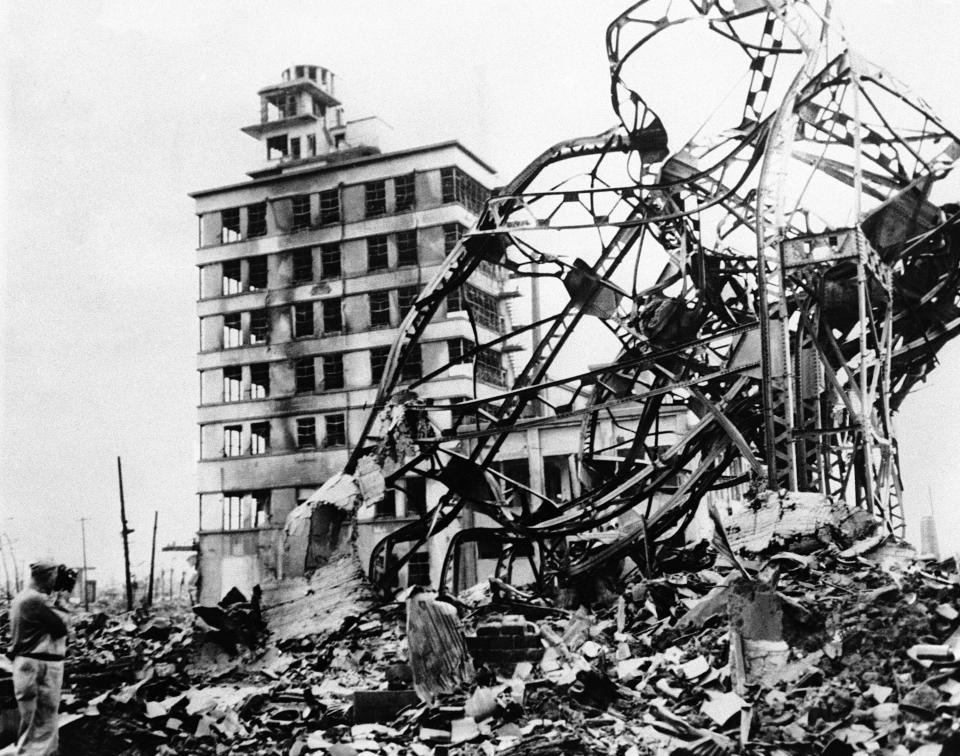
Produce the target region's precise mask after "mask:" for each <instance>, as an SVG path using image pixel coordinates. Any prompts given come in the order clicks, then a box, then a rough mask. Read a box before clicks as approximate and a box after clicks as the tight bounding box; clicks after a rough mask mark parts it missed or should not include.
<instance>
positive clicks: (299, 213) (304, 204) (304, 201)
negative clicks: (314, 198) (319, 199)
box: [291, 194, 310, 231]
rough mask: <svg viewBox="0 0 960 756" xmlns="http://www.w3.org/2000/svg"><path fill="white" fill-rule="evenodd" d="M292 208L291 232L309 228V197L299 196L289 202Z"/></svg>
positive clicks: (305, 195)
mask: <svg viewBox="0 0 960 756" xmlns="http://www.w3.org/2000/svg"><path fill="white" fill-rule="evenodd" d="M291 204H292V206H293V222H292V226H291V230H293V231H299V230H300V229H304V228H310V195H309V194H300V195H297V196H296V197H294V198H293V199H292V200H291Z"/></svg>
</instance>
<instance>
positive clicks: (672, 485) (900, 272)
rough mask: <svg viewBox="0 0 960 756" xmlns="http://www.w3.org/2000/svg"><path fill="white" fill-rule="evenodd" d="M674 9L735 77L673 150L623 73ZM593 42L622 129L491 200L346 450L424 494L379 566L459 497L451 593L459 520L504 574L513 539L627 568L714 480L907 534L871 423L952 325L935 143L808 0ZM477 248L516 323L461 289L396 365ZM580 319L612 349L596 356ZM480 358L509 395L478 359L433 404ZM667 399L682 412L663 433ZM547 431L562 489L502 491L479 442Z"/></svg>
mask: <svg viewBox="0 0 960 756" xmlns="http://www.w3.org/2000/svg"><path fill="white" fill-rule="evenodd" d="M687 24H699V25H701V27H702V26H705V27H706V28H707V29H708V30H709V31H710V32H711V33H713V34H715V35H716V37H717V39H718V40H719V41H720V42H722V43H724V44H729V45H735V46H736V48H737V49H738V50H740V51H742V53H743V54H744V55H745V56H746V67H745V68H746V71H745V76H744V77H743V79H742V81H741V82H740V85H739V87H738V88H737V89H735V91H734V93H733V94H732V95H731V97H730V98H727V100H725V101H724V102H725V103H727V104H728V105H729V103H730V102H733V103H735V105H736V107H735V108H732V109H731V108H730V107H727V108H725V109H724V108H720V109H719V110H718V111H717V112H719V113H721V115H715V116H712V117H709V118H707V120H706V121H705V122H704V124H703V126H702V127H701V128H700V130H698V131H697V132H696V133H695V134H694V136H693V137H692V138H691V139H689V140H688V141H686V142H685V143H684V144H683V145H682V146H680V147H679V148H678V149H671V148H670V147H668V132H667V129H666V127H665V126H664V121H663V120H662V119H661V116H660V115H658V114H657V113H655V112H654V111H653V110H652V109H651V108H650V107H648V105H647V103H646V101H645V99H644V97H643V96H642V95H641V94H640V89H641V88H642V87H641V86H640V85H637V84H636V82H635V81H634V79H635V78H636V76H637V72H640V73H641V75H642V74H643V73H644V72H648V71H652V70H667V67H666V66H665V65H664V61H663V60H659V59H658V60H646V59H645V55H648V54H650V55H653V54H654V53H648V50H649V48H651V41H652V40H654V39H655V38H656V39H658V41H659V40H660V39H668V38H669V37H670V35H672V34H674V33H676V32H679V31H680V30H682V28H684V26H685V25H687ZM661 35H664V36H662V37H661ZM658 49H659V50H662V46H661V47H660V48H658ZM607 52H608V57H609V61H610V70H611V98H612V104H613V108H614V111H615V112H616V114H617V116H618V118H619V125H618V126H616V127H615V128H612V129H610V130H609V131H607V132H604V133H602V134H600V135H597V136H593V137H585V138H577V139H571V140H568V141H564V142H561V143H559V144H557V145H554V146H553V147H551V148H550V149H548V150H546V151H545V152H544V153H543V154H541V155H540V156H539V157H537V158H536V159H535V160H534V161H533V162H531V163H530V164H529V165H528V166H527V167H526V168H525V169H524V170H523V171H522V172H521V173H520V174H519V175H518V176H517V177H516V178H515V179H513V181H511V182H510V183H509V184H508V185H507V186H506V187H504V188H503V189H501V190H499V191H498V192H496V193H495V195H494V196H493V197H491V198H490V199H489V200H488V201H487V203H486V205H485V208H484V210H483V212H482V214H481V217H480V219H479V221H478V222H477V224H476V226H475V228H473V229H472V230H471V231H470V232H469V233H468V234H467V235H466V236H465V237H464V238H462V239H461V240H460V242H459V243H457V245H456V247H455V248H454V249H453V251H452V253H451V254H450V255H449V256H448V257H447V259H446V261H445V262H444V264H443V266H442V268H441V271H440V273H439V274H438V275H437V277H436V278H435V279H434V280H433V281H432V282H431V283H430V284H429V285H428V286H427V287H426V289H425V290H424V291H423V293H422V294H421V296H420V297H419V299H418V300H417V301H416V302H415V304H414V306H413V308H412V309H411V310H410V312H409V313H408V314H407V316H406V318H405V320H404V322H403V324H402V326H401V335H400V337H399V339H398V341H397V342H396V343H395V344H394V346H393V348H392V350H391V352H390V356H389V358H388V362H387V366H386V368H385V370H384V373H383V378H382V381H381V384H380V388H379V392H378V396H377V402H376V407H375V409H374V411H373V412H371V414H370V417H369V420H368V422H367V425H366V428H365V430H364V434H363V439H362V441H361V443H360V444H359V445H358V446H357V447H356V448H355V450H354V452H353V455H352V457H351V459H350V463H349V464H348V466H347V472H348V473H351V474H358V475H359V473H358V467H359V466H361V461H362V460H363V459H364V458H369V459H372V460H373V461H374V462H375V463H376V466H377V468H378V469H380V470H382V472H383V474H384V476H385V479H386V483H387V486H388V487H389V486H393V485H394V484H396V485H400V486H402V479H403V478H404V476H409V475H411V474H414V475H422V476H425V477H427V478H432V479H435V480H438V481H440V482H441V483H443V484H444V486H446V489H447V493H446V495H444V496H443V497H442V498H441V500H440V502H439V504H437V505H436V506H435V507H433V508H431V509H430V510H429V511H428V512H427V513H426V514H425V515H424V516H423V517H422V518H420V519H418V520H417V521H415V522H411V523H408V524H406V525H405V526H403V527H401V528H400V529H399V530H397V531H396V532H395V533H393V534H391V535H390V536H388V537H387V538H385V539H384V540H383V541H381V542H380V544H379V545H378V546H377V548H376V549H375V551H374V554H373V557H372V559H371V565H370V574H371V577H372V578H373V579H374V580H376V581H380V582H384V581H386V582H387V583H389V580H390V577H391V575H395V574H396V572H397V570H399V569H400V568H401V567H402V566H403V565H404V564H406V563H407V561H408V560H409V558H410V556H411V555H412V554H413V553H414V552H415V551H416V550H418V549H420V548H421V547H422V546H423V544H424V543H426V541H427V540H428V539H429V538H431V537H432V536H433V535H434V534H436V533H438V532H439V531H441V530H442V529H444V528H446V527H447V526H448V525H450V524H451V523H452V522H454V520H455V519H456V518H457V517H458V515H459V514H460V513H461V511H463V509H464V507H465V506H467V505H468V506H469V509H470V510H472V511H475V512H481V513H483V514H485V515H487V516H488V517H489V518H491V519H492V520H493V521H494V522H495V523H496V527H493V528H466V529H462V530H460V531H458V532H457V533H456V534H455V535H454V536H453V538H452V541H451V545H450V548H449V551H448V555H447V559H446V560H445V563H444V570H443V574H444V578H443V581H442V582H443V586H442V588H445V589H454V590H455V589H457V588H460V587H462V586H461V585H459V577H458V575H459V568H458V555H459V553H460V549H462V547H463V546H464V545H465V544H468V543H470V542H472V541H475V540H477V539H479V538H481V537H482V538H487V539H489V538H495V539H497V540H498V541H499V542H500V543H501V544H502V551H501V559H500V566H499V568H498V570H499V572H500V574H501V575H502V576H504V577H505V578H508V577H509V569H510V565H511V563H512V561H513V559H514V556H515V552H517V551H518V550H519V549H518V548H517V547H518V546H519V545H521V544H527V543H531V542H532V543H535V544H536V549H534V550H533V552H532V553H531V551H530V550H529V549H523V553H524V557H523V558H524V559H528V560H529V561H530V564H531V567H532V569H533V572H534V574H535V575H536V578H537V580H538V582H539V583H540V585H541V587H542V588H543V589H544V590H547V589H556V588H557V586H558V585H561V586H562V585H564V584H567V583H569V582H571V581H576V580H577V579H578V578H582V577H583V576H585V575H589V574H590V572H591V571H592V570H594V569H595V568H596V567H597V566H599V565H602V564H603V563H604V562H606V561H609V560H612V559H620V558H623V557H625V556H631V557H632V558H634V559H635V561H637V562H638V564H641V563H643V564H646V565H647V566H648V567H649V565H650V564H651V563H652V562H653V561H655V559H656V555H657V552H658V550H659V549H660V548H662V546H663V544H665V543H667V542H668V541H670V539H671V538H673V537H675V536H677V535H678V534H682V530H683V528H684V527H685V526H686V525H687V524H688V523H689V522H690V521H691V519H692V518H693V517H694V515H695V513H696V511H697V509H698V507H699V506H700V504H701V502H702V501H703V500H704V499H705V498H706V497H708V496H709V495H711V493H712V492H717V491H721V490H723V489H729V488H731V487H735V486H740V487H742V488H746V487H748V486H749V487H751V488H752V490H753V491H760V490H763V489H770V490H782V489H786V490H792V491H798V490H799V491H817V492H820V493H822V494H824V495H827V496H831V497H840V498H845V499H846V500H848V501H849V502H850V503H854V504H856V505H858V506H860V507H862V508H865V509H867V510H870V511H872V512H874V513H875V514H876V515H878V516H879V517H880V518H882V519H883V521H884V523H885V525H886V527H887V529H888V530H889V532H891V533H893V534H902V533H903V527H904V520H903V511H902V485H901V478H900V468H899V461H898V452H897V442H896V437H895V434H894V429H893V414H894V413H895V412H896V410H897V408H898V407H899V405H900V403H901V402H902V401H903V400H904V398H905V397H906V396H907V394H908V393H909V392H910V390H911V388H912V387H914V386H915V385H916V384H917V383H918V382H919V381H922V380H924V378H925V376H926V374H927V373H928V372H929V370H930V369H932V368H933V367H934V366H935V364H936V355H937V352H938V350H939V349H940V348H941V347H942V345H943V344H944V343H945V342H946V341H947V340H948V339H950V338H952V337H953V336H954V335H955V334H956V333H957V332H958V330H960V307H958V304H960V303H958V292H960V265H958V263H960V260H958V256H960V229H958V219H960V212H958V210H960V208H958V207H957V206H956V205H949V204H946V205H937V204H935V202H934V201H933V200H932V199H931V197H932V194H931V192H932V191H933V190H934V188H935V185H936V183H937V182H938V181H940V180H941V179H943V178H944V177H945V176H946V175H947V173H948V172H949V171H950V169H951V168H952V166H953V163H954V161H955V159H956V157H957V156H958V155H960V145H958V141H957V139H956V137H955V135H954V134H953V133H952V132H951V131H949V130H948V129H947V128H946V127H945V126H944V125H943V124H942V123H941V121H940V120H939V119H938V118H937V117H936V116H935V115H934V114H933V113H932V112H931V111H930V109H929V107H927V105H926V104H925V103H924V102H923V101H922V100H920V99H918V98H917V97H915V96H914V95H913V94H911V93H910V91H909V90H908V89H907V88H906V87H905V86H903V85H902V84H900V83H899V82H898V81H897V80H896V79H895V78H893V77H892V76H891V75H890V74H889V73H887V72H886V71H883V70H882V69H880V68H878V67H876V66H874V65H872V64H870V63H869V62H867V61H865V60H864V59H863V58H861V57H860V56H858V55H857V54H856V53H855V52H853V51H852V50H850V49H849V47H848V46H847V44H846V41H845V39H844V37H843V34H842V30H841V29H840V28H839V25H838V24H837V23H836V22H835V21H834V20H833V19H832V18H831V15H830V3H829V2H827V0H727V1H723V0H713V1H711V0H700V1H699V2H698V1H695V0H689V2H679V1H675V2H662V1H660V0H642V1H641V2H638V3H636V4H634V5H633V6H632V7H630V8H629V9H628V10H627V11H626V12H624V13H623V14H622V15H621V16H619V17H618V18H616V19H615V20H614V21H613V22H612V23H611V24H610V26H609V28H608V31H607ZM692 54H695V51H691V50H684V49H683V48H679V47H678V48H676V55H678V56H684V55H692ZM641 78H642V76H641ZM677 86H683V83H682V82H678V83H677ZM730 113H733V114H734V115H735V117H733V118H732V119H731V116H730ZM724 114H725V115H724ZM664 116H666V114H664ZM724 119H726V120H724ZM484 265H493V266H498V267H499V268H500V269H503V270H505V271H508V272H509V275H510V276H511V277H513V278H514V279H516V280H517V281H518V282H520V283H519V285H522V286H531V287H533V290H534V291H535V292H536V293H537V294H538V299H537V310H538V312H537V314H536V315H535V317H534V319H533V320H532V322H530V323H529V324H527V325H525V326H522V327H516V328H513V329H512V330H509V332H507V333H502V334H501V333H497V332H496V331H495V330H494V329H491V328H489V324H484V323H478V322H477V318H476V316H475V314H474V313H473V312H472V310H471V305H470V304H468V305H467V311H468V314H470V322H471V325H472V329H473V333H474V336H475V338H474V343H473V345H471V346H469V348H467V349H466V351H465V352H463V353H462V354H458V355H456V358H455V359H451V361H450V362H448V363H446V364H444V365H441V366H439V367H435V368H434V369H431V370H430V371H429V372H427V373H425V374H424V375H423V376H422V377H421V378H419V379H418V380H415V381H412V382H410V381H406V380H403V375H404V371H403V366H404V364H405V362H406V361H407V360H408V359H409V358H410V356H411V355H412V354H414V353H415V352H416V353H417V354H419V343H420V339H421V337H422V336H423V334H424V331H425V329H426V327H427V325H428V324H429V323H430V322H431V321H434V320H435V319H437V318H439V317H441V315H442V313H443V307H444V303H445V302H446V300H447V298H448V296H449V295H450V294H451V293H453V292H455V291H456V290H457V289H459V288H461V287H463V286H464V285H466V284H467V283H468V281H470V280H471V277H472V276H474V277H475V276H477V275H480V271H481V270H482V266H484ZM500 306H501V307H502V308H505V309H506V308H509V307H510V304H509V303H508V302H501V303H500ZM593 334H600V335H602V337H603V339H606V342H605V343H611V344H615V345H616V349H615V352H614V353H613V354H612V355H611V356H610V357H609V358H608V359H607V360H605V361H604V362H603V363H602V364H599V365H598V364H596V363H597V362H598V361H599V359H600V358H599V357H598V354H599V352H595V351H594V350H592V349H584V344H585V343H587V344H590V343H592V339H593V338H594V337H593V336H592V335H593ZM532 336H533V337H532ZM596 338H597V343H600V342H599V339H600V336H597V337H596ZM490 354H497V355H500V359H502V360H504V363H503V364H504V365H505V366H506V369H505V373H506V374H507V376H508V380H507V383H508V386H507V387H506V388H504V387H503V386H501V385H496V384H497V383H501V382H502V381H497V382H491V381H483V380H478V379H477V378H476V377H475V378H474V381H473V385H474V395H473V396H471V397H468V398H466V399H464V400H462V401H458V402H455V403H454V402H443V401H434V400H432V399H430V398H429V397H431V396H437V395H438V394H437V393H436V392H433V393H431V391H430V389H429V386H430V384H431V382H435V381H440V380H443V379H444V377H445V376H447V375H448V373H449V371H450V370H452V369H453V368H454V367H455V364H459V363H462V362H463V361H464V360H466V361H470V360H473V361H474V362H479V356H480V355H484V356H485V362H484V363H483V364H484V365H485V366H486V367H489V365H488V364H487V363H489V355H490ZM418 359H419V357H418ZM668 408H679V409H680V410H682V411H683V412H684V413H685V414H686V415H687V416H689V417H690V418H692V420H691V422H690V423H689V425H688V426H687V427H685V428H683V429H682V430H681V431H679V432H677V433H675V434H674V435H670V434H669V433H666V432H665V431H664V430H663V428H662V427H661V417H662V415H663V412H664V411H665V410H666V409H668ZM626 418H629V419H626ZM558 421H567V422H578V423H579V424H580V429H581V439H582V440H581V447H580V449H579V455H578V459H577V463H578V467H577V480H576V485H575V486H574V488H575V494H574V495H572V496H571V497H570V498H569V499H568V500H559V499H557V498H556V497H553V498H551V497H549V496H547V495H546V493H545V492H544V491H543V490H527V491H525V492H524V494H525V497H526V501H527V502H528V504H527V505H525V506H522V507H517V506H514V505H513V504H512V499H511V491H516V490H519V489H522V488H523V484H522V481H518V480H515V479H510V477H509V476H507V475H505V474H504V472H502V471H498V470H497V468H496V464H495V462H496V458H497V455H498V452H499V451H500V450H501V448H502V446H503V444H504V442H505V440H506V439H507V438H508V436H509V434H511V433H517V432H519V431H522V430H524V429H535V428H540V427H545V426H546V425H548V424H550V423H556V422H558ZM604 423H606V424H607V426H611V425H612V426H613V427H619V426H622V428H621V430H622V432H621V433H615V434H610V433H607V432H602V431H601V426H602V425H603V424H604ZM618 424H619V425H618ZM628 512H632V513H634V514H635V515H636V517H635V518H634V519H633V520H632V522H631V523H630V524H629V525H628V526H624V525H623V524H622V523H620V520H619V518H621V517H622V516H623V515H625V514H626V513H628ZM614 523H618V527H616V528H612V527H611V525H612V524H614ZM551 586H552V588H551Z"/></svg>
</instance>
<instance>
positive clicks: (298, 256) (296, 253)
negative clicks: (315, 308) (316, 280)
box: [290, 247, 313, 286]
mask: <svg viewBox="0 0 960 756" xmlns="http://www.w3.org/2000/svg"><path fill="white" fill-rule="evenodd" d="M290 263H291V271H290V281H291V283H293V284H294V285H295V286H296V285H299V284H306V283H313V247H302V248H300V249H295V250H293V252H292V253H291V254H290Z"/></svg>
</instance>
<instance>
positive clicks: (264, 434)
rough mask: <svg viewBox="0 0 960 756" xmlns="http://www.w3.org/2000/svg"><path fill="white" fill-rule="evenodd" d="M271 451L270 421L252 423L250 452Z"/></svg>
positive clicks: (263, 452) (264, 452)
mask: <svg viewBox="0 0 960 756" xmlns="http://www.w3.org/2000/svg"><path fill="white" fill-rule="evenodd" d="M268 451H270V422H269V421H263V422H259V423H252V424H251V425H250V453H251V454H266V453H267V452H268Z"/></svg>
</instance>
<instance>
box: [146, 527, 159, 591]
mask: <svg viewBox="0 0 960 756" xmlns="http://www.w3.org/2000/svg"><path fill="white" fill-rule="evenodd" d="M156 563H157V511H156V510H154V511H153V545H152V546H151V547H150V587H149V588H147V606H153V567H154V565H155V564H156Z"/></svg>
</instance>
